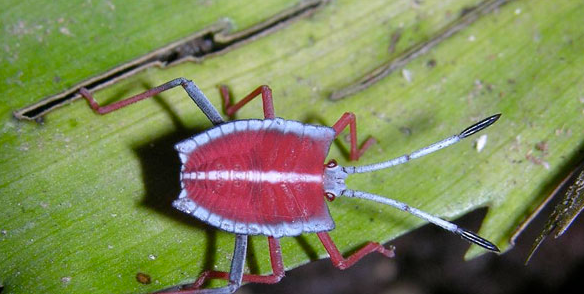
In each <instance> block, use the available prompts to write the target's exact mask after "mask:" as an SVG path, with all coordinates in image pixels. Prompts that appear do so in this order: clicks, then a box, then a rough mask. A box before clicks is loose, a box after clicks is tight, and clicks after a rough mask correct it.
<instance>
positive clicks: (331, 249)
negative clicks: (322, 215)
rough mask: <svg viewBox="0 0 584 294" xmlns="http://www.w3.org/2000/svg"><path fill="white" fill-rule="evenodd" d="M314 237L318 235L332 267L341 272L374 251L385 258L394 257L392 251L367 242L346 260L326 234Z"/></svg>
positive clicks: (321, 233) (322, 233)
mask: <svg viewBox="0 0 584 294" xmlns="http://www.w3.org/2000/svg"><path fill="white" fill-rule="evenodd" d="M316 235H318V238H319V239H320V242H322V245H324V248H325V249H326V251H327V252H328V254H329V255H330V257H331V261H332V263H333V265H334V266H336V267H338V268H339V269H342V270H344V269H347V268H349V267H351V266H353V265H354V264H355V263H356V262H357V261H359V260H360V259H361V258H363V257H365V255H367V254H369V253H372V252H375V251H377V252H379V253H381V254H383V255H385V256H387V257H394V256H395V254H394V252H393V249H387V248H385V247H383V246H382V245H381V244H379V243H375V242H369V243H367V245H365V246H363V247H361V249H359V250H358V251H357V252H355V253H353V254H352V255H351V256H349V257H348V258H344V257H343V255H342V254H341V253H340V252H339V249H337V246H336V245H335V243H334V242H333V240H332V239H331V237H330V236H329V234H328V233H327V232H320V233H316Z"/></svg>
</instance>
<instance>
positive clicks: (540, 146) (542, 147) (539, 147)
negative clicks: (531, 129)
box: [535, 141, 549, 152]
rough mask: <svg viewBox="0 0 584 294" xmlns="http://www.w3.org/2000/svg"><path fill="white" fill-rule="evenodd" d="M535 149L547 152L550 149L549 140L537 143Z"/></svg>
mask: <svg viewBox="0 0 584 294" xmlns="http://www.w3.org/2000/svg"><path fill="white" fill-rule="evenodd" d="M535 149H537V150H539V151H543V152H546V151H548V149H549V145H548V143H547V141H541V142H539V143H537V144H535Z"/></svg>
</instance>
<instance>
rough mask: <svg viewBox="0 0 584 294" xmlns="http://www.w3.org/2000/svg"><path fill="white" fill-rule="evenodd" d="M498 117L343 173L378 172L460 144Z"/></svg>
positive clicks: (494, 116) (497, 115) (490, 117)
mask: <svg viewBox="0 0 584 294" xmlns="http://www.w3.org/2000/svg"><path fill="white" fill-rule="evenodd" d="M500 116H501V114H495V115H492V116H489V117H487V118H485V119H483V120H481V121H480V122H478V123H476V124H474V125H472V126H470V127H468V128H466V129H464V130H463V131H462V132H460V133H459V134H456V135H454V136H451V137H448V138H446V139H444V140H442V141H439V142H436V143H434V144H431V145H429V146H426V147H424V148H421V149H418V150H416V151H414V152H412V153H410V154H406V155H402V156H400V157H396V158H394V159H390V160H388V161H384V162H379V163H374V164H370V165H364V166H346V167H344V168H343V169H344V170H345V172H347V173H349V174H355V173H366V172H371V171H376V170H380V169H384V168H388V167H392V166H396V165H400V164H403V163H406V162H408V161H410V160H412V159H415V158H419V157H422V156H425V155H428V154H430V153H433V152H436V151H438V150H440V149H443V148H446V147H448V146H450V145H453V144H456V143H458V142H460V140H462V139H464V138H466V137H468V136H470V135H473V134H475V133H477V132H479V131H481V130H483V129H485V128H487V127H488V126H490V125H492V124H493V123H495V122H496V121H497V120H498V119H499V117H500Z"/></svg>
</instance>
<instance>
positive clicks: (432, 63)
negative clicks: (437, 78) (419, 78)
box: [426, 59, 436, 68]
mask: <svg viewBox="0 0 584 294" xmlns="http://www.w3.org/2000/svg"><path fill="white" fill-rule="evenodd" d="M426 66H427V67H429V68H434V67H436V59H430V60H428V62H426Z"/></svg>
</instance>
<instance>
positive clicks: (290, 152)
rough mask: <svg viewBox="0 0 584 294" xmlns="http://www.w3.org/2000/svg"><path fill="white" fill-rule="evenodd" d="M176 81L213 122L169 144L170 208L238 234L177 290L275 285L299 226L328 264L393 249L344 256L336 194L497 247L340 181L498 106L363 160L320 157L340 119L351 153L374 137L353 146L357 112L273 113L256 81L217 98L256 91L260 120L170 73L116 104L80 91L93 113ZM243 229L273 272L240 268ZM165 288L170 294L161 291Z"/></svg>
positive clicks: (372, 245)
mask: <svg viewBox="0 0 584 294" xmlns="http://www.w3.org/2000/svg"><path fill="white" fill-rule="evenodd" d="M177 86H182V87H183V88H184V89H185V91H186V92H187V93H188V95H189V96H190V97H191V99H192V100H193V101H194V102H195V104H196V105H197V106H198V107H199V108H200V109H201V110H202V111H203V113H204V114H205V115H206V116H207V118H208V119H209V120H210V121H211V122H212V123H213V125H214V127H212V128H210V129H208V130H206V131H204V132H202V133H200V134H197V135H195V136H193V137H191V138H188V139H186V140H184V141H182V142H179V143H177V144H176V145H175V149H176V150H177V151H178V153H179V157H180V160H181V163H182V166H181V170H180V184H181V192H180V195H179V196H178V199H177V200H175V201H174V202H173V206H174V207H175V208H177V209H178V210H180V211H183V212H184V213H187V214H189V215H191V216H193V217H195V218H198V219H199V220H201V221H203V222H205V223H207V224H209V225H211V226H214V227H216V228H218V229H221V230H224V231H226V232H229V233H233V234H235V249H234V253H233V257H232V261H231V268H230V271H229V272H220V271H205V272H203V273H202V274H201V275H200V276H199V278H198V279H197V280H196V282H195V283H193V284H190V285H185V286H183V287H182V289H181V290H179V291H178V292H180V293H203V292H204V293H232V292H234V291H235V290H237V288H239V286H240V285H241V283H242V282H254V283H277V282H278V281H280V279H282V277H283V276H284V265H283V262H282V254H281V249H280V243H279V239H280V238H282V237H293V236H298V235H300V234H303V233H316V235H317V236H318V238H319V239H320V241H321V242H322V244H323V245H324V247H325V249H326V251H327V252H328V254H329V255H330V257H331V261H332V262H333V264H334V265H335V266H336V267H338V268H340V269H346V268H348V267H351V266H352V265H353V264H355V263H356V262H357V261H359V260H360V259H361V258H363V257H364V256H365V255H367V254H369V253H372V252H379V253H381V254H383V255H385V256H387V257H392V256H393V255H394V253H393V250H392V249H388V248H385V247H383V246H382V245H381V244H379V243H376V242H369V243H367V244H366V245H365V246H363V247H362V248H360V249H359V250H357V251H356V252H355V253H353V254H352V255H350V256H349V257H346V258H345V257H343V256H342V254H341V253H340V252H339V250H338V249H337V247H336V245H335V244H334V242H333V240H332V239H331V237H330V236H329V234H328V233H327V232H328V231H331V230H333V229H334V227H335V224H334V222H333V219H332V218H331V216H330V214H329V211H328V206H327V203H326V202H327V200H328V201H333V200H334V199H335V198H336V197H350V198H361V199H367V200H371V201H375V202H378V203H382V204H387V205H390V206H393V207H395V208H397V209H400V210H403V211H406V212H409V213H411V214H413V215H415V216H417V217H420V218H422V219H424V220H426V221H428V222H431V223H433V224H435V225H438V226H440V227H442V228H444V229H446V230H448V231H450V232H453V233H455V234H457V235H459V236H460V237H462V238H463V239H465V240H467V241H469V242H472V243H474V244H477V245H479V246H482V247H483V248H485V249H487V250H490V251H495V252H498V251H499V249H498V248H497V246H495V245H494V244H493V243H491V242H489V241H487V240H485V239H483V238H481V237H479V236H478V235H476V234H474V233H472V232H470V231H468V230H465V229H463V228H460V227H458V226H457V225H455V224H453V223H450V222H448V221H445V220H443V219H441V218H439V217H436V216H433V215H431V214H429V213H426V212H424V211H421V210H419V209H416V208H414V207H411V206H409V205H407V204H405V203H402V202H399V201H397V200H393V199H390V198H386V197H383V196H379V195H375V194H371V193H367V192H362V191H357V190H351V189H349V188H348V187H347V186H346V185H345V179H346V178H347V177H348V176H349V175H351V174H355V173H366V172H371V171H376V170H380V169H384V168H388V167H392V166H396V165H399V164H403V163H406V162H408V161H410V160H412V159H415V158H419V157H422V156H425V155H428V154H430V153H432V152H435V151H437V150H440V149H442V148H445V147H448V146H450V145H452V144H455V143H457V142H459V141H460V140H462V139H464V138H466V137H468V136H470V135H472V134H474V133H476V132H478V131H480V130H482V129H485V128H486V127H488V126H490V125H491V124H493V123H494V122H495V121H496V120H497V119H498V118H499V117H500V114H496V115H493V116H490V117H487V118H485V119H483V120H481V121H479V122H478V123H476V124H474V125H472V126H470V127H468V128H466V129H464V130H463V131H462V132H460V133H459V134H456V135H453V136H451V137H448V138H446V139H444V140H441V141H439V142H437V143H434V144H432V145H430V146H427V147H424V148H421V149H419V150H417V151H414V152H412V153H410V154H406V155H403V156H400V157H397V158H394V159H391V160H388V161H384V162H380V163H376V164H370V165H365V166H341V165H339V164H337V162H336V161H334V160H331V161H328V162H326V163H325V160H326V157H327V154H328V151H329V148H330V145H331V143H332V142H333V140H334V139H335V138H337V137H338V136H339V134H340V133H341V132H342V131H343V130H344V129H345V128H347V127H349V132H350V144H351V149H350V156H349V157H350V159H351V160H357V159H359V157H360V156H361V155H362V154H363V152H364V151H365V150H366V149H367V148H369V146H371V144H373V143H374V140H373V139H372V138H369V139H368V140H366V141H365V142H364V143H363V144H362V145H361V146H360V147H359V146H358V144H357V126H356V118H355V115H354V114H353V113H351V112H347V113H345V114H343V116H342V117H341V118H340V119H339V120H338V121H337V122H336V123H335V124H334V125H333V126H332V127H327V126H320V125H311V124H305V123H301V122H298V121H293V120H286V119H282V118H278V117H276V116H275V113H274V105H273V102H272V92H271V90H270V88H269V87H268V86H260V87H258V88H257V89H255V90H254V91H253V92H251V93H250V94H249V95H247V96H246V97H245V98H243V99H242V100H241V101H239V102H237V103H235V104H232V103H231V99H230V97H229V91H228V89H227V88H226V87H225V86H221V87H220V91H221V94H222V97H223V106H224V108H225V112H226V113H227V115H228V116H232V115H233V114H234V113H235V112H237V111H238V110H239V109H240V108H241V107H242V106H244V105H245V104H246V103H248V102H249V101H251V100H252V99H254V98H255V97H258V96H261V97H262V101H263V111H264V119H261V120H260V119H244V120H234V121H228V122H225V121H224V120H223V118H222V117H221V115H220V114H219V112H218V111H217V110H216V109H215V107H214V106H213V105H212V104H211V103H210V102H209V100H208V99H207V97H205V95H204V94H203V92H201V90H200V89H199V88H198V87H197V86H196V85H195V84H194V83H193V82H192V81H190V80H187V79H185V78H177V79H174V80H172V81H170V82H167V83H165V84H163V85H160V86H158V87H156V88H153V89H151V90H148V91H146V92H144V93H141V94H138V95H136V96H133V97H130V98H127V99H124V100H121V101H119V102H116V103H113V104H110V105H107V106H103V107H102V106H99V105H98V103H97V102H96V101H95V99H94V98H93V97H92V96H91V94H90V93H89V91H87V90H86V89H81V91H80V93H81V95H82V96H83V97H85V98H86V99H87V101H88V102H89V104H90V106H91V108H92V109H94V110H95V111H96V112H98V113H100V114H106V113H109V112H111V111H115V110H117V109H120V108H122V107H124V106H127V105H129V104H132V103H134V102H137V101H140V100H143V99H146V98H148V97H152V96H155V95H157V94H159V93H161V92H163V91H166V90H169V89H171V88H174V87H177ZM250 235H264V236H266V237H267V238H268V244H269V248H270V260H271V264H272V269H273V273H272V274H270V275H255V274H244V273H243V271H244V270H243V269H244V263H245V258H246V256H245V254H246V248H247V240H248V236H250ZM212 278H218V279H225V280H228V285H227V286H225V287H221V288H215V289H199V288H200V287H201V286H202V285H203V284H204V282H205V281H206V280H208V279H212ZM166 293H168V292H166Z"/></svg>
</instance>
